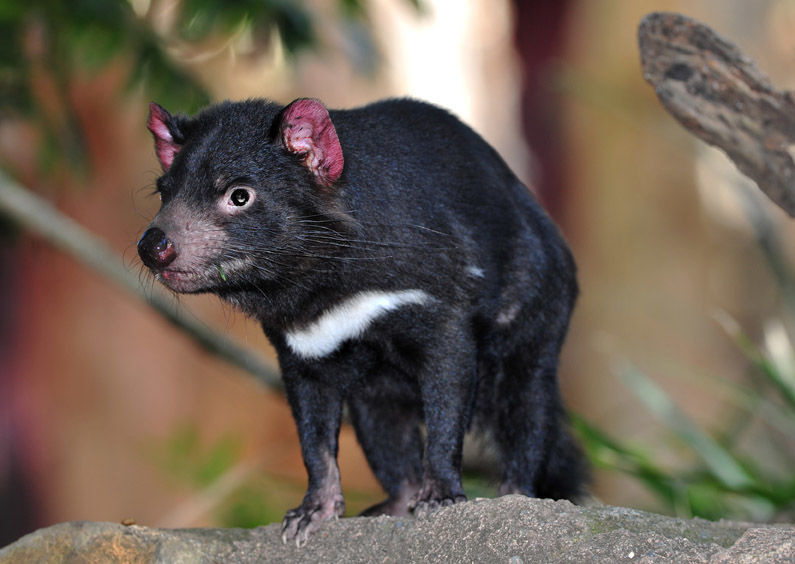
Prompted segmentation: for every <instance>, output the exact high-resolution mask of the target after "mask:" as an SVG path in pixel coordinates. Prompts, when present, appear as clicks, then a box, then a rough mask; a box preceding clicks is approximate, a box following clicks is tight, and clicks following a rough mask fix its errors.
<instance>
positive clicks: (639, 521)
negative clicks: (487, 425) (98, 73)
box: [0, 496, 795, 564]
mask: <svg viewBox="0 0 795 564" xmlns="http://www.w3.org/2000/svg"><path fill="white" fill-rule="evenodd" d="M793 538H795V526H792V525H783V526H760V525H755V524H751V523H733V522H728V521H722V522H716V523H714V522H710V521H705V520H703V519H674V518H671V517H664V516H661V515H655V514H652V513H645V512H642V511H637V510H633V509H625V508H620V507H609V506H594V507H578V506H575V505H572V504H571V503H569V502H567V501H551V500H539V499H530V498H526V497H522V496H506V497H502V498H499V499H478V500H474V501H470V502H468V503H461V504H458V505H454V506H452V507H447V508H444V509H441V510H439V511H437V512H435V513H432V514H430V515H428V516H425V517H421V518H417V519H413V518H394V517H377V518H363V517H357V518H350V519H341V520H339V521H334V522H329V523H327V524H326V526H325V527H324V528H323V529H322V530H321V531H320V532H319V533H318V534H316V535H314V536H312V537H311V538H310V539H309V542H308V543H307V544H306V545H305V546H303V547H301V548H298V547H296V546H295V545H294V544H287V545H284V544H282V542H281V539H280V534H279V525H278V524H273V525H268V526H266V527H260V528H258V529H251V530H246V529H151V528H148V527H142V526H138V525H130V526H124V525H119V524H114V523H91V522H70V523H62V524H59V525H54V526H52V527H49V528H46V529H41V530H39V531H36V532H34V533H31V534H30V535H27V536H25V537H23V538H21V539H19V540H18V541H17V542H15V543H13V544H11V545H9V546H7V547H6V548H4V549H2V550H0V564H6V563H12V562H13V563H16V562H42V563H46V562H109V563H112V562H124V563H128V562H163V563H169V564H170V563H181V562H191V563H193V562H208V563H209V562H225V563H247V562H291V563H292V562H419V561H422V562H509V563H514V564H520V563H522V562H715V563H724V562H732V563H733V562H757V561H763V562H795V555H794V553H793Z"/></svg>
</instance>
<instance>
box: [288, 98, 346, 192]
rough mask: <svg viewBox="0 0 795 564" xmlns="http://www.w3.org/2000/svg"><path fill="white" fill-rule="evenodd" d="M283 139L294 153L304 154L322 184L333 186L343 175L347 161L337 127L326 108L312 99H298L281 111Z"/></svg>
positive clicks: (305, 161)
mask: <svg viewBox="0 0 795 564" xmlns="http://www.w3.org/2000/svg"><path fill="white" fill-rule="evenodd" d="M279 130H280V132H281V141H282V143H283V144H284V147H285V148H286V149H287V150H288V151H289V152H290V153H292V154H294V155H299V156H302V157H304V165H305V166H306V167H307V168H308V169H309V170H310V171H311V172H312V174H314V175H315V177H316V178H317V180H318V182H319V183H320V184H322V185H323V186H331V185H332V184H334V182H336V181H337V179H338V178H339V177H340V175H341V174H342V166H343V164H344V160H343V158H342V147H341V146H340V140H339V138H338V137H337V130H336V129H334V124H333V123H331V116H329V113H328V110H327V109H326V107H325V106H324V105H323V104H322V103H321V102H320V101H319V100H313V99H310V98H299V99H298V100H295V101H294V102H292V103H291V104H290V105H289V106H287V107H286V108H285V109H284V111H283V112H282V119H281V125H280V127H279Z"/></svg>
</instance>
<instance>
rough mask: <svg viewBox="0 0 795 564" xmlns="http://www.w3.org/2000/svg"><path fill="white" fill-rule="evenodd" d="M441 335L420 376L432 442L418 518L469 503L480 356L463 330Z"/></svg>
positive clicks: (425, 457)
mask: <svg viewBox="0 0 795 564" xmlns="http://www.w3.org/2000/svg"><path fill="white" fill-rule="evenodd" d="M451 326H452V330H450V331H447V332H443V333H440V334H439V335H440V336H441V337H442V339H441V340H440V341H439V342H437V343H436V346H432V347H430V348H429V351H431V352H430V354H429V356H428V357H427V361H426V363H425V366H424V370H423V371H422V375H421V376H420V390H421V394H422V409H423V417H424V419H425V428H426V432H427V435H426V442H425V451H424V453H423V479H422V486H421V487H420V490H419V492H418V493H417V494H416V495H415V497H414V500H413V502H412V510H413V512H414V513H415V514H422V513H427V512H429V511H433V510H435V509H437V508H438V507H442V506H447V505H452V504H454V503H459V502H462V501H466V499H467V498H466V495H465V494H464V489H463V487H462V486H461V451H462V448H463V442H464V434H465V432H466V429H467V426H468V425H469V420H470V417H471V409H472V402H473V399H474V395H473V394H474V393H475V386H476V375H477V369H476V351H475V345H474V343H473V341H472V339H471V337H470V336H469V335H467V334H465V332H464V330H463V329H462V325H461V324H451Z"/></svg>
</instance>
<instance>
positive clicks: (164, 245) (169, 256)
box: [138, 227, 177, 270]
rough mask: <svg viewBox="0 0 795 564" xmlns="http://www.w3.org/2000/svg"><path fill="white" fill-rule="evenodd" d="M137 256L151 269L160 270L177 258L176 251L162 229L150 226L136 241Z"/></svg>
mask: <svg viewBox="0 0 795 564" xmlns="http://www.w3.org/2000/svg"><path fill="white" fill-rule="evenodd" d="M138 256H140V257H141V260H142V261H143V263H144V264H145V265H146V266H148V267H149V268H151V269H153V270H161V269H163V268H165V267H167V266H168V265H169V264H171V263H172V262H173V261H174V259H175V258H177V251H176V250H175V249H174V243H172V242H171V241H170V240H169V239H168V237H166V234H165V233H164V232H163V230H162V229H160V228H158V227H150V228H149V229H147V230H146V232H145V233H144V234H143V236H142V237H141V240H140V241H138Z"/></svg>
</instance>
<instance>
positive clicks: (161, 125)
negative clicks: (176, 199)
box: [146, 102, 183, 171]
mask: <svg viewBox="0 0 795 564" xmlns="http://www.w3.org/2000/svg"><path fill="white" fill-rule="evenodd" d="M146 127H147V129H149V131H151V132H152V135H153V136H154V138H155V153H157V158H158V160H159V161H160V166H162V167H163V170H164V171H166V170H168V169H169V168H170V167H171V163H172V162H173V161H174V157H175V156H176V155H177V153H179V150H180V149H182V142H183V140H182V138H181V136H180V135H179V130H178V129H177V126H176V123H175V121H174V118H173V117H171V114H169V113H168V112H167V111H166V110H165V109H164V108H163V107H161V106H160V105H158V104H156V103H154V102H152V103H150V104H149V119H148V120H147V121H146Z"/></svg>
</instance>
